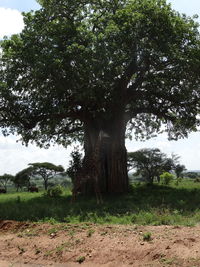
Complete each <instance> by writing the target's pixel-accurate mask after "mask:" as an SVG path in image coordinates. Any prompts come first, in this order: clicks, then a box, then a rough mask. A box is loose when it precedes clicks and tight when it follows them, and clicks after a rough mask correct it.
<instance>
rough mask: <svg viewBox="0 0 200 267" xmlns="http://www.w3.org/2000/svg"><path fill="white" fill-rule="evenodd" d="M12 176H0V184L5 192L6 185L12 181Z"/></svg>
mask: <svg viewBox="0 0 200 267" xmlns="http://www.w3.org/2000/svg"><path fill="white" fill-rule="evenodd" d="M13 177H14V176H13V175H11V174H7V173H5V174H4V175H1V176H0V184H1V186H3V188H4V189H5V190H6V191H7V184H8V182H9V181H12V179H13Z"/></svg>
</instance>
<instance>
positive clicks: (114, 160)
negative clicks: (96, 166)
mask: <svg viewBox="0 0 200 267" xmlns="http://www.w3.org/2000/svg"><path fill="white" fill-rule="evenodd" d="M100 129H101V130H103V131H104V132H105V133H106V134H108V137H105V138H103V140H102V142H101V149H100V166H101V167H100V177H99V182H100V188H101V192H104V193H125V192H127V191H128V185H129V183H128V174H127V151H126V147H125V131H126V125H125V123H124V120H123V119H121V120H120V119H116V120H114V121H112V122H111V123H107V125H104V124H103V126H102V125H101V128H99V127H96V128H94V125H91V124H87V125H86V126H85V139H84V149H85V155H86V158H87V155H88V154H87V153H92V150H93V148H94V145H95V142H96V140H97V138H98V133H99V130H100ZM84 190H85V189H84ZM91 190H93V189H92V186H90V185H87V188H86V193H87V192H88V191H91Z"/></svg>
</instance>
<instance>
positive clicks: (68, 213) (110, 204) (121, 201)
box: [0, 180, 200, 226]
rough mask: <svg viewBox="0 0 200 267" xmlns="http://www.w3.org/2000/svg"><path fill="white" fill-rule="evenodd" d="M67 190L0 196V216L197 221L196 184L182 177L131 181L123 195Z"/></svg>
mask: <svg viewBox="0 0 200 267" xmlns="http://www.w3.org/2000/svg"><path fill="white" fill-rule="evenodd" d="M70 199H71V193H70V191H66V192H65V193H64V194H63V196H61V197H58V198H50V197H47V196H45V195H44V194H43V192H39V193H26V192H23V193H10V194H1V195H0V219H4V220H7V219H9V220H17V221H34V222H38V221H39V222H41V221H48V222H51V223H56V222H69V223H79V222H94V223H100V224H140V225H162V224H165V225H166V224H167V225H186V226H193V225H195V224H198V223H200V183H194V182H193V181H192V180H184V181H182V182H181V184H180V185H179V186H175V184H172V185H171V186H162V185H153V186H147V185H145V184H135V185H133V186H132V188H131V190H130V193H128V194H126V195H110V196H103V199H104V203H103V204H102V205H97V204H96V199H95V197H93V198H87V197H79V198H78V200H77V201H76V202H75V203H74V204H71V203H70Z"/></svg>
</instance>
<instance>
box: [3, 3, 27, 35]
mask: <svg viewBox="0 0 200 267" xmlns="http://www.w3.org/2000/svg"><path fill="white" fill-rule="evenodd" d="M23 28H24V22H23V17H22V15H21V13H20V12H19V11H18V10H15V9H10V8H3V7H0V39H3V37H4V36H10V35H11V34H15V33H20V32H21V31H22V30H23Z"/></svg>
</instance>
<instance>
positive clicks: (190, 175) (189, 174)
mask: <svg viewBox="0 0 200 267" xmlns="http://www.w3.org/2000/svg"><path fill="white" fill-rule="evenodd" d="M184 176H185V177H188V178H190V179H196V178H198V177H199V176H200V174H199V173H198V172H186V173H185V175H184Z"/></svg>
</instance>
